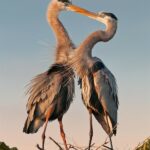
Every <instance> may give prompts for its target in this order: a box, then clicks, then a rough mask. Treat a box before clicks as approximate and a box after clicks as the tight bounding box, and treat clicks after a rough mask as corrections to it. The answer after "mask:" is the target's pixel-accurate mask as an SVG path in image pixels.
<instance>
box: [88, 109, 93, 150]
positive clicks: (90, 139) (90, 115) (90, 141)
mask: <svg viewBox="0 0 150 150" xmlns="http://www.w3.org/2000/svg"><path fill="white" fill-rule="evenodd" d="M89 117H90V118H89V119H90V132H89V147H88V150H90V148H91V143H92V137H93V124H92V111H91V110H89Z"/></svg>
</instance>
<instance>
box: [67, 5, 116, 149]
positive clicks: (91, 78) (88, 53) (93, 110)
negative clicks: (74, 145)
mask: <svg viewBox="0 0 150 150" xmlns="http://www.w3.org/2000/svg"><path fill="white" fill-rule="evenodd" d="M67 9H68V10H70V11H74V12H77V13H80V14H83V15H85V16H88V17H90V18H92V19H95V20H97V21H99V22H102V23H103V24H105V25H106V29H105V30H98V31H96V32H93V33H91V34H90V35H89V36H88V37H87V38H86V39H85V40H84V41H83V42H82V43H81V44H80V46H79V47H78V48H77V49H76V50H75V51H74V53H73V55H72V59H71V65H72V67H73V68H74V69H75V71H76V72H77V75H78V76H79V77H80V85H81V88H82V99H83V102H84V104H85V106H86V107H87V109H88V111H89V116H90V138H89V149H90V146H91V141H92V137H93V126H92V114H93V115H94V117H95V118H96V120H97V121H98V122H99V123H100V124H101V126H102V127H103V129H104V130H105V132H106V133H107V134H108V135H109V138H110V143H111V148H112V149H113V145H112V141H111V136H112V135H113V134H114V135H115V134H116V124H117V110H118V104H119V103H118V96H117V85H116V80H115V77H114V75H113V74H112V73H111V72H110V71H109V69H108V68H107V67H106V66H105V65H104V63H103V62H102V60H101V59H99V58H97V57H93V56H92V48H93V47H94V45H95V44H96V43H97V42H100V41H102V42H107V41H109V40H110V39H112V38H113V36H114V35H115V33H116V29H117V17H116V16H115V15H114V14H112V13H108V12H100V13H98V14H96V13H93V12H89V11H87V10H85V9H83V8H80V7H77V6H75V5H68V6H67Z"/></svg>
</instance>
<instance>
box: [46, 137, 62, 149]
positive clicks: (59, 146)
mask: <svg viewBox="0 0 150 150" xmlns="http://www.w3.org/2000/svg"><path fill="white" fill-rule="evenodd" d="M49 139H50V140H51V141H52V142H54V143H55V144H56V145H57V146H58V147H59V149H60V150H64V149H63V148H62V147H61V146H60V144H59V143H58V142H56V141H55V140H54V139H53V138H51V137H49Z"/></svg>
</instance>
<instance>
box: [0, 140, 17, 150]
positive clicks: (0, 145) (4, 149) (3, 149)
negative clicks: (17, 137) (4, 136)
mask: <svg viewBox="0 0 150 150" xmlns="http://www.w3.org/2000/svg"><path fill="white" fill-rule="evenodd" d="M0 150H18V149H17V148H16V147H13V148H9V146H7V145H6V144H5V143H4V142H0Z"/></svg>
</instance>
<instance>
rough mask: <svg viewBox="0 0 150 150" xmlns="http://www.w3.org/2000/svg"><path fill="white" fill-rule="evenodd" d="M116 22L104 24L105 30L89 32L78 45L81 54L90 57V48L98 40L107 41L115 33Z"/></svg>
mask: <svg viewBox="0 0 150 150" xmlns="http://www.w3.org/2000/svg"><path fill="white" fill-rule="evenodd" d="M116 29H117V24H112V23H108V24H106V29H105V30H98V31H96V32H93V33H91V34H90V35H89V36H88V37H87V38H86V39H85V40H84V41H83V42H82V43H81V45H80V46H79V49H78V51H80V53H82V54H83V55H87V56H88V57H92V49H93V47H94V46H95V45H96V44H97V43H98V42H101V41H102V42H107V41H109V40H111V39H112V38H113V36H114V35H115V33H116Z"/></svg>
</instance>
